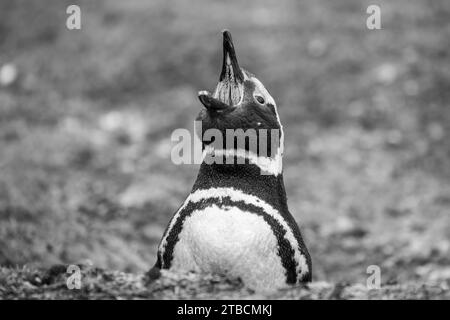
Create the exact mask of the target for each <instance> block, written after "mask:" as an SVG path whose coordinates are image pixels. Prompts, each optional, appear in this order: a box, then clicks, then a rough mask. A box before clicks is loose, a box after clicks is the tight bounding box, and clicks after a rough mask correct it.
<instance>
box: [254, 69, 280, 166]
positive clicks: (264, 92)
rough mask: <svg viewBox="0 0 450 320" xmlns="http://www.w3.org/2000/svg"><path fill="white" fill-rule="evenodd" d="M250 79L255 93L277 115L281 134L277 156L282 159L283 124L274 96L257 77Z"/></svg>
mask: <svg viewBox="0 0 450 320" xmlns="http://www.w3.org/2000/svg"><path fill="white" fill-rule="evenodd" d="M251 80H252V81H253V83H254V84H255V93H259V94H261V95H262V96H263V97H264V98H265V100H266V103H267V104H271V105H273V107H274V109H275V115H276V117H277V121H278V125H279V126H280V131H281V136H280V148H279V149H278V153H279V158H280V159H281V160H282V157H283V153H284V131H283V125H282V124H281V120H280V115H279V114H278V109H277V104H276V103H275V100H274V98H272V96H271V95H270V93H269V91H267V89H266V87H264V85H263V84H262V83H261V81H259V80H258V79H257V78H255V77H252V78H251ZM280 167H282V164H281V163H280Z"/></svg>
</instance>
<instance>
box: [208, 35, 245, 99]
mask: <svg viewBox="0 0 450 320" xmlns="http://www.w3.org/2000/svg"><path fill="white" fill-rule="evenodd" d="M243 83H244V74H243V72H242V70H241V68H240V67H239V63H238V61H237V57H236V52H235V50H234V45H233V40H232V38H231V34H230V32H229V31H228V30H225V31H223V63H222V72H221V73H220V78H219V83H218V84H217V87H216V90H215V92H214V98H215V99H218V100H220V101H222V102H223V103H225V104H227V105H229V106H234V105H236V104H238V103H239V102H240V101H241V97H242V95H243V91H244V85H243Z"/></svg>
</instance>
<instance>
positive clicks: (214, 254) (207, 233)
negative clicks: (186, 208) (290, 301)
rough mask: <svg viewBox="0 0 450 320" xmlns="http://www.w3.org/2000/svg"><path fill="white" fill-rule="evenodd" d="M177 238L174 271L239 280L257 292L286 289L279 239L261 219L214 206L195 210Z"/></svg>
mask: <svg viewBox="0 0 450 320" xmlns="http://www.w3.org/2000/svg"><path fill="white" fill-rule="evenodd" d="M178 239H179V240H178V242H177V244H176V246H175V248H174V254H173V263H172V268H171V269H175V270H185V271H189V270H195V271H203V272H212V273H222V274H227V275H229V276H232V277H240V278H241V279H242V280H243V281H244V283H245V284H246V285H248V286H249V287H251V288H254V289H274V288H280V287H283V286H285V282H286V276H285V270H284V268H283V266H282V263H281V259H280V257H279V256H278V243H277V239H276V237H275V235H274V234H273V231H272V229H271V227H270V225H269V224H268V223H267V222H266V221H265V220H264V218H263V217H262V216H259V215H256V214H255V213H252V212H247V211H243V210H241V209H239V208H236V207H222V208H219V207H218V206H216V205H212V206H210V207H207V208H205V209H203V210H197V211H193V212H192V213H191V215H190V216H189V217H188V218H186V220H185V221H184V224H183V229H182V231H181V232H180V234H179V236H178ZM268 275H270V276H268Z"/></svg>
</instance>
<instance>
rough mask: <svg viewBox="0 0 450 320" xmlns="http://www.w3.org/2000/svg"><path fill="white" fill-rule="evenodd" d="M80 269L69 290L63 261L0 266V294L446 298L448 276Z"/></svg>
mask: <svg viewBox="0 0 450 320" xmlns="http://www.w3.org/2000/svg"><path fill="white" fill-rule="evenodd" d="M81 268H82V273H81V275H82V276H81V280H82V282H81V288H80V289H72V290H70V289H68V286H67V283H68V279H69V278H68V274H67V273H66V271H67V266H65V265H55V266H53V267H52V268H50V269H48V270H36V269H30V268H26V267H25V268H21V269H6V268H3V269H0V299H231V300H233V299H315V300H316V299H430V298H432V299H450V291H449V285H450V282H449V281H447V282H445V281H444V282H440V283H432V284H431V283H430V284H422V285H419V284H417V283H410V284H388V285H383V286H382V287H381V288H380V289H368V288H367V287H366V286H365V285H362V284H350V283H336V284H331V283H327V282H312V283H309V284H306V285H302V286H296V287H290V288H286V289H283V290H278V291H273V292H254V291H252V290H249V289H247V288H245V287H244V286H243V285H242V283H241V282H240V281H239V280H230V279H226V278H224V277H221V276H217V275H199V274H186V275H178V274H172V273H169V272H163V274H162V276H161V277H160V278H159V279H157V280H150V279H149V278H148V277H147V276H146V275H143V274H141V275H137V274H130V273H124V272H118V271H107V270H103V269H99V268H94V267H88V266H81ZM69 282H70V280H69Z"/></svg>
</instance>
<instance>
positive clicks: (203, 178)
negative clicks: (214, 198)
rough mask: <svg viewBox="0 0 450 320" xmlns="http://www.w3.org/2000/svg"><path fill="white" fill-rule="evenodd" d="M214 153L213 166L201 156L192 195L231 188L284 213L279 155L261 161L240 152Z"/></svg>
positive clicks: (283, 193) (285, 206)
mask: <svg viewBox="0 0 450 320" xmlns="http://www.w3.org/2000/svg"><path fill="white" fill-rule="evenodd" d="M214 154H215V157H214V158H215V160H216V161H215V162H214V163H211V161H207V160H206V158H205V157H204V159H203V162H202V163H201V165H200V170H199V173H198V176H197V179H196V181H195V183H194V186H193V189H192V192H194V191H196V190H199V189H213V188H232V189H236V190H239V191H242V192H244V193H247V194H251V195H254V196H257V197H259V198H260V199H262V200H264V201H265V202H267V203H269V204H270V205H272V206H273V207H275V208H277V209H280V210H287V200H286V191H285V187H284V182H283V173H282V155H281V152H280V153H279V154H277V155H276V156H275V157H273V158H264V159H260V158H258V157H256V156H252V155H249V154H248V153H245V152H244V153H242V152H239V150H231V151H230V150H219V151H217V150H216V151H215V152H214ZM218 156H221V157H222V161H221V162H220V161H219V162H218V161H217V159H218ZM255 157H256V158H255ZM227 160H228V162H227ZM227 163H229V164H227Z"/></svg>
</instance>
